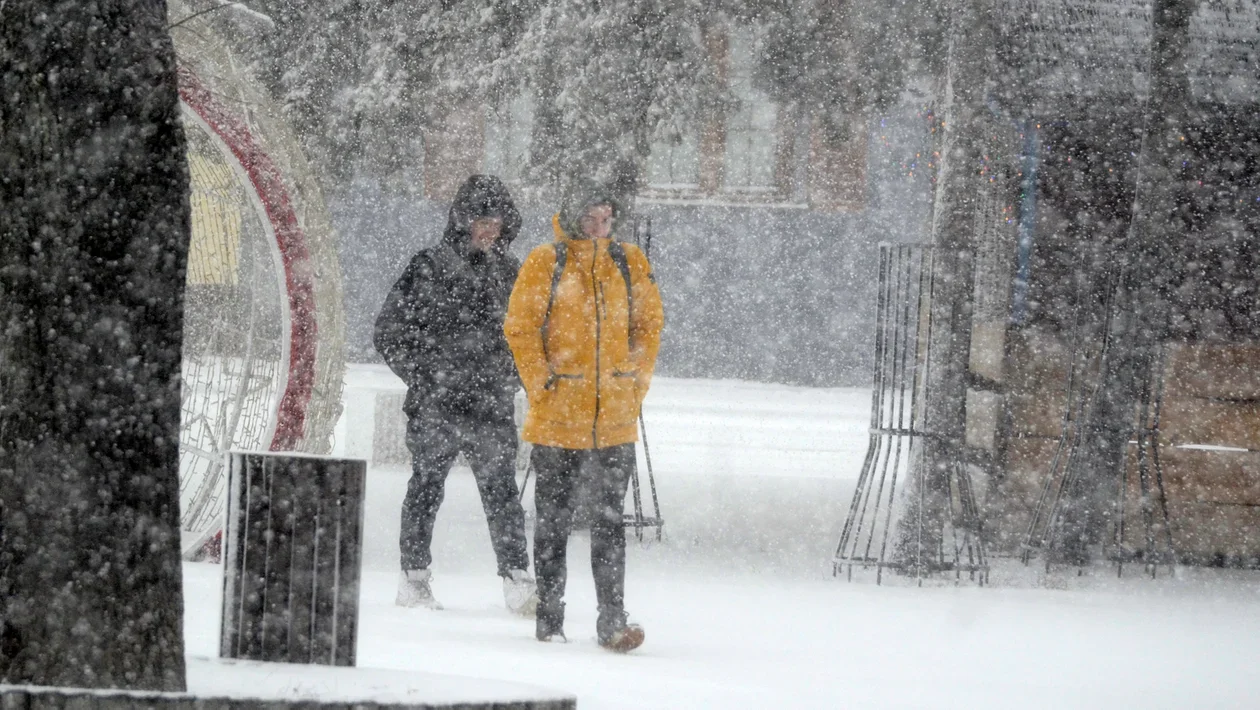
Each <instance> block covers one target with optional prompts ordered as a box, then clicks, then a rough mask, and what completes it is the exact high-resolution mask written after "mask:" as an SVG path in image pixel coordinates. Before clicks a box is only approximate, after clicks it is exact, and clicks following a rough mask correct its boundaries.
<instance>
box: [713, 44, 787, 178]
mask: <svg viewBox="0 0 1260 710" xmlns="http://www.w3.org/2000/svg"><path fill="white" fill-rule="evenodd" d="M762 34H763V32H762V31H760V30H756V29H753V28H737V29H732V30H731V35H730V54H729V58H730V64H729V72H730V85H731V92H732V93H733V94H734V95H735V97H736V98H737V99H738V100H739V106H738V107H737V108H736V110H735V111H734V112H733V113H731V114H730V115H728V116H727V121H726V155H725V167H726V175H725V180H724V181H723V187H724V189H726V190H730V191H746V192H763V191H769V190H773V189H774V174H775V163H776V160H775V157H776V148H777V145H776V143H777V141H776V136H775V124H776V123H777V121H778V118H779V109H778V107H777V106H775V105H774V103H773V102H771V100H770V97H769V96H768V95H766V93H765V92H764V91H760V90H758V89H757V88H756V87H754V86H753V69H754V67H755V66H756V62H757V57H759V56H760V55H761V39H762Z"/></svg>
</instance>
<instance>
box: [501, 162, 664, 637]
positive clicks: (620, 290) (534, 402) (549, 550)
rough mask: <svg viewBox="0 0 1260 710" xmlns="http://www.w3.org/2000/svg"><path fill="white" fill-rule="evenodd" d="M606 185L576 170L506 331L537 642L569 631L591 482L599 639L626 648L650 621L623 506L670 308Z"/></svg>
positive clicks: (525, 273)
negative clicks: (633, 567)
mask: <svg viewBox="0 0 1260 710" xmlns="http://www.w3.org/2000/svg"><path fill="white" fill-rule="evenodd" d="M616 209H617V203H616V201H615V198H614V196H613V195H612V193H611V192H610V191H608V190H607V189H606V188H604V187H603V186H602V185H599V184H598V183H594V182H591V181H589V180H575V181H574V182H573V183H572V184H571V185H570V187H569V189H568V190H567V191H566V192H565V198H564V205H563V207H562V208H561V209H560V212H559V213H558V214H556V216H555V217H554V218H553V219H552V226H553V228H554V229H555V233H556V238H555V241H554V242H552V243H551V244H544V245H542V246H540V247H537V248H536V249H534V250H533V251H532V252H530V254H529V256H528V257H526V259H525V263H524V264H523V265H522V266H521V271H520V277H519V278H518V279H517V282H516V286H515V288H514V289H513V290H512V298H511V301H510V302H509V304H508V313H507V319H506V321H505V322H504V332H505V334H506V335H507V339H508V343H509V344H510V345H511V347H512V355H513V357H514V358H515V359H516V367H517V370H518V371H519V372H520V375H521V381H522V383H523V384H524V386H525V392H526V395H527V396H528V397H529V412H528V413H527V414H526V416H525V428H524V431H523V433H522V438H523V439H524V440H525V441H528V442H530V443H532V444H534V447H533V449H532V450H531V452H530V463H531V465H532V466H533V469H534V471H535V472H536V473H537V475H538V477H537V478H536V479H535V484H534V495H535V501H536V507H537V511H538V518H537V523H536V525H535V528H534V570H535V572H536V573H537V574H538V596H539V606H538V613H537V624H536V635H537V638H538V639H539V640H540V641H549V642H550V641H560V640H563V639H564V638H565V637H564V628H563V627H564V601H563V598H564V588H565V580H566V576H567V566H566V558H565V555H566V552H565V551H566V549H567V545H568V540H569V534H570V533H571V532H572V529H573V516H574V512H575V507H576V506H577V505H579V504H580V503H582V500H581V499H582V498H583V497H582V496H577V495H576V491H577V490H578V489H579V488H582V489H584V490H585V491H587V493H588V496H586V497H587V498H589V500H588V501H586V503H585V504H586V505H589V506H590V507H591V508H592V509H591V510H588V511H584V512H585V513H586V514H587V517H589V519H590V526H591V567H592V572H593V574H594V577H595V596H596V603H597V604H598V612H599V616H598V618H597V620H596V633H597V635H598V637H599V643H600V644H601V645H602V646H604V647H605V648H608V649H611V650H614V651H623V652H624V651H629V650H632V649H634V648H636V647H638V646H639V644H641V643H643V639H644V633H643V629H642V627H640V626H638V625H637V624H631V623H630V622H629V620H628V616H627V614H626V612H625V605H624V597H625V575H626V559H625V557H626V534H625V527H624V524H623V517H622V511H623V510H624V507H625V498H626V486H627V484H628V482H629V480H630V475H631V473H632V472H633V470H634V466H635V446H634V442H635V441H637V440H638V430H637V428H636V426H635V424H636V421H637V419H638V417H639V410H640V407H641V406H642V404H643V398H644V396H645V395H646V394H647V391H648V386H649V385H650V384H651V381H652V372H653V370H654V368H655V365H656V353H657V350H658V349H659V347H660V342H661V326H662V322H663V319H664V315H663V312H662V307H661V296H660V292H659V291H658V290H657V288H656V280H655V278H653V276H652V267H651V265H650V264H649V263H648V260H647V257H646V256H645V255H644V254H643V252H642V251H641V250H640V249H639V248H638V247H636V246H634V245H632V244H623V243H621V242H618V241H616V239H615V238H614V237H613V235H612V231H611V230H612V225H613V222H614V219H615V217H616Z"/></svg>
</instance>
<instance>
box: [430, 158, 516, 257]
mask: <svg viewBox="0 0 1260 710" xmlns="http://www.w3.org/2000/svg"><path fill="white" fill-rule="evenodd" d="M479 217H498V218H499V219H501V220H503V231H502V232H501V233H500V234H499V240H498V241H497V242H495V244H494V250H495V251H497V252H499V253H503V252H505V251H507V248H508V246H509V245H510V244H511V243H512V240H513V239H516V235H517V233H518V232H519V231H520V229H521V213H520V212H518V211H517V209H516V204H515V203H514V202H512V195H511V194H510V193H509V192H508V189H507V186H506V185H504V184H503V181H502V180H500V179H499V178H497V177H495V176H493V175H473V176H472V177H470V178H468V179H467V180H465V181H464V184H463V185H460V186H459V191H457V192H456V193H455V200H454V201H453V202H451V211H450V216H449V217H448V218H447V220H446V231H445V232H444V233H443V234H442V241H444V242H446V243H447V244H450V245H451V246H453V247H455V248H456V249H457V250H458V251H459V252H460V253H463V252H464V251H466V250H467V249H468V242H469V239H470V236H469V232H468V228H469V225H471V224H472V222H473V220H475V219H477V218H479Z"/></svg>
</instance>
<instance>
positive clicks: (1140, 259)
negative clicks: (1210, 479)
mask: <svg viewBox="0 0 1260 710" xmlns="http://www.w3.org/2000/svg"><path fill="white" fill-rule="evenodd" d="M1197 6H1198V2H1197V0H1155V2H1154V5H1153V6H1152V8H1151V11H1152V34H1151V65H1150V66H1151V73H1150V82H1151V88H1150V96H1149V98H1148V100H1147V106H1146V126H1145V132H1144V135H1143V139H1142V152H1141V155H1140V156H1139V168H1138V176H1137V186H1136V191H1135V195H1134V201H1133V217H1132V224H1131V226H1130V230H1129V236H1128V238H1127V239H1125V240H1124V244H1123V248H1122V249H1120V253H1118V254H1117V255H1116V257H1117V259H1118V261H1119V262H1120V263H1119V265H1118V267H1119V268H1120V279H1119V284H1118V286H1117V289H1116V294H1115V297H1114V307H1113V308H1112V312H1111V314H1110V320H1109V323H1108V329H1107V339H1108V342H1107V346H1106V353H1105V356H1104V358H1103V368H1102V371H1101V373H1100V377H1101V378H1102V380H1101V383H1100V385H1099V389H1098V395H1097V399H1096V401H1095V402H1094V404H1093V406H1092V407H1091V410H1090V412H1089V413H1088V415H1087V416H1088V420H1087V422H1086V425H1085V431H1086V437H1085V438H1084V440H1083V442H1082V446H1083V447H1084V452H1083V455H1082V457H1081V459H1082V464H1081V471H1080V473H1079V475H1077V476H1076V479H1075V484H1074V486H1073V487H1072V489H1071V490H1069V491H1068V496H1069V501H1068V505H1067V507H1066V509H1065V511H1064V517H1063V532H1062V535H1063V539H1062V543H1061V544H1062V546H1063V550H1064V552H1065V553H1066V555H1067V557H1068V560H1069V561H1073V562H1083V561H1085V559H1086V558H1087V548H1088V547H1089V546H1090V545H1093V544H1097V543H1100V542H1102V541H1103V539H1104V536H1105V534H1106V531H1107V529H1108V528H1109V526H1110V524H1111V523H1113V522H1114V518H1115V516H1116V514H1117V513H1118V510H1117V509H1116V502H1117V501H1118V495H1119V489H1118V486H1119V485H1120V482H1121V480H1122V478H1123V471H1124V467H1125V466H1126V465H1127V461H1126V450H1127V448H1128V443H1129V441H1130V440H1131V439H1132V436H1133V432H1134V427H1135V425H1136V422H1135V419H1136V408H1137V405H1138V401H1139V397H1140V393H1141V391H1142V386H1143V383H1144V382H1145V381H1146V379H1147V378H1148V377H1150V376H1151V368H1152V367H1153V366H1154V363H1155V361H1156V358H1155V355H1156V348H1157V347H1158V346H1159V344H1160V342H1161V341H1162V340H1163V339H1164V338H1165V337H1166V330H1167V327H1168V318H1169V315H1170V313H1169V304H1170V296H1171V290H1172V289H1173V288H1174V287H1175V284H1174V280H1175V278H1176V274H1175V272H1174V269H1173V268H1172V265H1173V264H1174V263H1175V262H1176V257H1175V256H1174V255H1175V254H1176V252H1177V247H1178V245H1179V244H1180V243H1181V242H1183V241H1184V240H1185V238H1186V232H1187V227H1188V222H1189V218H1188V215H1187V214H1186V211H1187V210H1188V209H1189V206H1190V205H1189V190H1188V189H1187V186H1186V184H1185V181H1186V177H1185V167H1184V166H1185V165H1186V164H1188V163H1189V159H1190V157H1191V156H1190V154H1189V150H1188V149H1187V147H1186V146H1187V143H1188V141H1187V140H1186V135H1185V132H1186V129H1187V126H1188V123H1189V119H1190V105H1191V104H1190V102H1191V96H1190V78H1189V72H1188V70H1187V67H1186V48H1187V45H1188V44H1189V39H1190V18H1191V16H1192V15H1193V14H1194V11H1195V9H1196V8H1197Z"/></svg>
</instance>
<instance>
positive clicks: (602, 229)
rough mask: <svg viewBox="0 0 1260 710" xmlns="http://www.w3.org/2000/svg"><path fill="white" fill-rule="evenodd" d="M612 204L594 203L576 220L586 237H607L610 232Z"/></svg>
mask: <svg viewBox="0 0 1260 710" xmlns="http://www.w3.org/2000/svg"><path fill="white" fill-rule="evenodd" d="M612 213H613V210H612V205H596V206H594V207H592V208H590V209H589V210H587V211H586V214H584V215H582V218H581V219H579V220H578V226H579V227H581V228H582V234H585V235H586V237H587V238H588V239H607V238H608V235H609V234H610V233H611V232H612Z"/></svg>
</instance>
